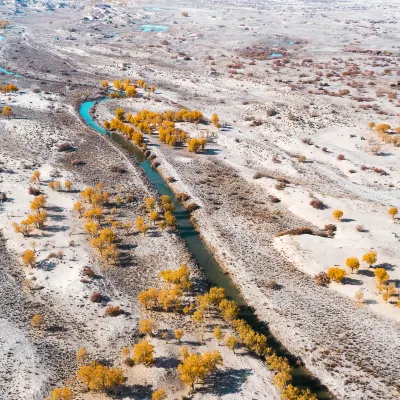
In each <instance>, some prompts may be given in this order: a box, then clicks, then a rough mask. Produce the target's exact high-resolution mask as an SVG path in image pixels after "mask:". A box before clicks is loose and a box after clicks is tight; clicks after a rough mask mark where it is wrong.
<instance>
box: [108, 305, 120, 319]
mask: <svg viewBox="0 0 400 400" xmlns="http://www.w3.org/2000/svg"><path fill="white" fill-rule="evenodd" d="M121 313H122V310H121V307H120V306H108V307H107V308H106V311H105V312H104V315H106V316H108V317H117V316H118V315H120V314H121Z"/></svg>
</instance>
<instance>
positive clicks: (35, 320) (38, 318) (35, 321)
mask: <svg viewBox="0 0 400 400" xmlns="http://www.w3.org/2000/svg"><path fill="white" fill-rule="evenodd" d="M31 325H32V328H35V329H41V328H43V326H44V318H43V315H40V314H35V315H34V316H33V317H32V320H31Z"/></svg>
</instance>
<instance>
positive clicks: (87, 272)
mask: <svg viewBox="0 0 400 400" xmlns="http://www.w3.org/2000/svg"><path fill="white" fill-rule="evenodd" d="M82 275H83V276H87V277H88V278H94V276H95V275H96V274H95V273H94V271H93V269H92V268H90V267H84V268H83V270H82Z"/></svg>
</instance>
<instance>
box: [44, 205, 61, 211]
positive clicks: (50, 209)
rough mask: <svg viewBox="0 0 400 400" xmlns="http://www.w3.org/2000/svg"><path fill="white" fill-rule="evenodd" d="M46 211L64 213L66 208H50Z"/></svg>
mask: <svg viewBox="0 0 400 400" xmlns="http://www.w3.org/2000/svg"><path fill="white" fill-rule="evenodd" d="M46 210H47V211H52V212H63V211H64V208H63V207H59V206H54V205H53V206H49V207H46Z"/></svg>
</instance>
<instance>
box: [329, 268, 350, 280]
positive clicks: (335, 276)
mask: <svg viewBox="0 0 400 400" xmlns="http://www.w3.org/2000/svg"><path fill="white" fill-rule="evenodd" d="M327 275H328V278H330V279H332V280H333V281H335V282H338V283H340V282H342V280H343V279H344V277H345V276H346V271H345V270H344V269H342V268H337V267H332V268H329V269H328V272H327Z"/></svg>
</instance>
